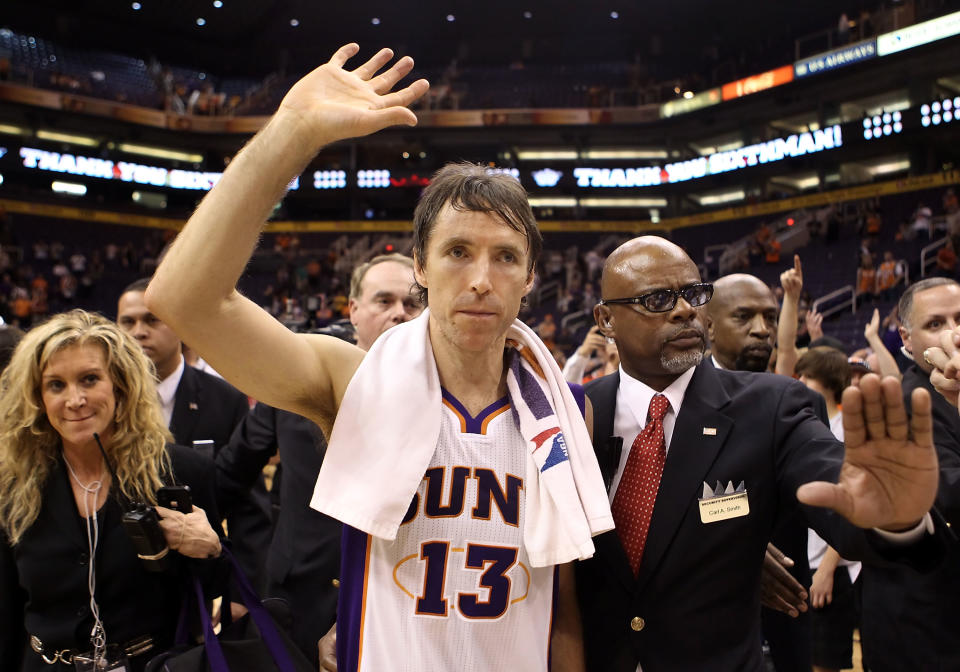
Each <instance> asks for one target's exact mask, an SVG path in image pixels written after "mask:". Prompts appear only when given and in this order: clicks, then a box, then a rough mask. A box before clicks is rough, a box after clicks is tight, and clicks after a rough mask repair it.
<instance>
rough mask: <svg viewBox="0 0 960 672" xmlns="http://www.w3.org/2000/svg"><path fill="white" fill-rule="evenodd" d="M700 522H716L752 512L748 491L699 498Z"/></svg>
mask: <svg viewBox="0 0 960 672" xmlns="http://www.w3.org/2000/svg"><path fill="white" fill-rule="evenodd" d="M699 503H700V522H702V523H704V524H706V523H716V522H718V521H721V520H728V519H730V518H739V517H741V516H745V515H747V514H748V513H750V502H749V500H748V499H747V491H746V490H743V491H741V492H735V493H733V494H732V495H721V496H719V497H710V498H708V499H701V500H699Z"/></svg>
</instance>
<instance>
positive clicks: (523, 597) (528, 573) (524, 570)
mask: <svg viewBox="0 0 960 672" xmlns="http://www.w3.org/2000/svg"><path fill="white" fill-rule="evenodd" d="M517 564H518V565H520V569H522V570H523V573H524V574H526V575H527V590H526V591H525V592H524V593H523V595H521V596H520V597H515V598H513V599H512V600H510V604H516V603H517V602H522V601H523V600H525V599H527V595H529V594H530V570H529V569H527V566H526V565H525V564H523V563H522V562H518V563H517Z"/></svg>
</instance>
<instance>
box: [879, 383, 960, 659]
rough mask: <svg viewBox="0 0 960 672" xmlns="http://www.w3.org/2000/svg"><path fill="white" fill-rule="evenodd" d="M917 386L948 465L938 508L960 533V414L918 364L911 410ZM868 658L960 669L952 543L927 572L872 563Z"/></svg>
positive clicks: (907, 391)
mask: <svg viewBox="0 0 960 672" xmlns="http://www.w3.org/2000/svg"><path fill="white" fill-rule="evenodd" d="M916 388H923V389H925V390H927V391H928V392H929V393H930V397H931V401H932V402H933V441H934V444H935V445H936V447H937V458H938V459H939V461H940V488H939V490H938V492H937V504H936V505H937V509H938V510H939V511H940V512H941V513H942V514H943V516H944V518H946V520H947V521H948V522H949V523H951V525H952V526H953V527H952V529H954V530H956V529H960V527H958V526H960V416H958V414H957V409H956V408H954V407H953V406H951V405H950V404H949V403H947V400H946V399H944V398H943V397H942V396H941V395H940V394H939V393H938V392H937V391H936V390H935V389H933V386H932V385H931V384H930V379H929V377H928V376H927V375H926V374H925V373H924V372H923V371H921V370H920V369H919V368H917V367H916V366H912V367H911V368H909V369H908V370H907V371H906V372H905V373H904V376H903V395H904V401H905V403H906V404H907V408H908V409H909V408H910V395H911V393H912V392H913V390H914V389H916ZM860 581H861V583H862V586H863V588H862V590H863V593H862V594H863V617H862V624H861V640H862V642H863V655H864V659H865V660H866V662H867V664H868V665H869V666H870V669H871V670H875V671H876V672H886V671H890V672H894V671H897V670H907V669H914V670H932V671H934V672H936V671H940V670H943V671H946V670H960V626H958V620H957V615H956V609H957V605H958V604H960V548H958V546H957V544H955V543H954V544H950V549H949V550H948V554H947V559H946V562H944V563H943V565H941V566H940V567H939V568H938V569H937V570H936V571H933V572H930V573H925V574H920V573H917V572H912V571H910V570H908V569H905V568H902V567H895V566H894V567H871V566H868V565H864V567H863V570H862V573H861V579H860Z"/></svg>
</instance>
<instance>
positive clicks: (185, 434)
mask: <svg viewBox="0 0 960 672" xmlns="http://www.w3.org/2000/svg"><path fill="white" fill-rule="evenodd" d="M249 410H250V405H249V403H247V396H246V395H245V394H243V393H242V392H241V391H240V390H238V389H236V388H235V387H233V386H232V385H230V383H228V382H227V381H225V380H223V379H222V378H217V377H216V376H211V375H210V374H209V373H205V372H203V371H200V370H198V369H195V368H193V367H192V366H189V365H187V366H184V367H183V377H182V378H180V384H179V385H178V386H177V393H176V396H175V397H174V402H173V415H172V416H171V418H170V431H171V432H172V433H173V440H174V441H175V442H176V443H178V444H180V445H182V446H192V445H193V442H194V441H204V440H212V441H213V449H212V450H208V449H203V450H202V452H203V454H204V455H205V456H206V457H208V458H209V459H211V460H213V459H214V458H215V455H216V453H217V451H219V450H220V448H222V447H223V446H225V445H227V443H228V442H229V441H230V435H231V434H233V430H234V428H235V427H236V426H237V425H239V424H240V423H241V422H242V421H243V419H244V418H245V417H246V415H247V411H249ZM227 532H228V534H229V537H230V541H231V547H232V548H233V552H234V555H235V556H236V557H237V560H239V562H240V565H241V566H242V567H243V569H244V571H245V572H246V574H247V576H248V577H249V578H250V580H251V581H253V582H254V585H255V586H258V587H262V576H261V574H262V572H263V563H264V549H265V548H266V547H267V545H268V544H269V543H270V535H271V522H270V503H269V498H268V496H267V492H266V489H265V487H264V485H263V479H262V478H261V479H260V480H259V481H257V482H256V483H255V484H254V487H252V489H250V490H248V494H247V496H246V497H245V498H244V501H243V502H241V503H239V504H238V506H236V507H235V508H234V509H233V510H232V511H231V512H230V513H229V515H228V516H227Z"/></svg>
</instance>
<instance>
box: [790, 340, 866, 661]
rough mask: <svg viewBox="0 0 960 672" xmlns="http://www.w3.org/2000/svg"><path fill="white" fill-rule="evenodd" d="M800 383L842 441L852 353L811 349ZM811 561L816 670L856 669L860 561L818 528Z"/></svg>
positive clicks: (801, 363) (811, 539)
mask: <svg viewBox="0 0 960 672" xmlns="http://www.w3.org/2000/svg"><path fill="white" fill-rule="evenodd" d="M796 374H797V376H799V378H800V382H801V383H803V384H804V385H806V386H807V387H808V388H810V389H811V390H813V391H814V392H816V393H818V394H819V395H820V396H822V397H823V400H824V402H825V403H826V407H827V419H828V420H829V422H828V424H829V426H830V431H831V432H833V435H834V436H836V437H837V439H838V440H840V441H843V416H842V415H841V413H840V397H841V396H842V395H843V390H844V389H845V388H846V387H847V385H849V384H850V368H849V366H848V365H847V356H846V355H845V354H844V353H843V352H841V351H839V350H835V349H834V348H829V347H825V346H820V347H816V348H810V349H809V350H807V351H806V352H805V353H804V354H803V355H801V357H800V359H799V360H797V366H796ZM807 534H808V537H807V556H808V558H807V559H808V561H809V564H810V572H811V577H810V579H811V584H810V606H812V607H813V610H812V611H810V627H811V637H810V641H811V645H812V648H811V661H812V663H813V672H836V671H838V670H841V669H846V668H850V667H853V630H854V628H855V627H856V625H857V612H858V607H859V605H858V604H857V591H856V590H855V589H854V583H855V582H856V580H857V577H858V576H859V575H860V563H859V562H855V561H850V560H844V559H843V558H841V557H840V554H839V553H837V551H836V550H835V549H834V548H832V547H831V546H829V545H828V544H827V542H826V541H824V540H823V538H822V537H820V535H818V534H817V533H816V532H814V531H813V530H808V531H807Z"/></svg>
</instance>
